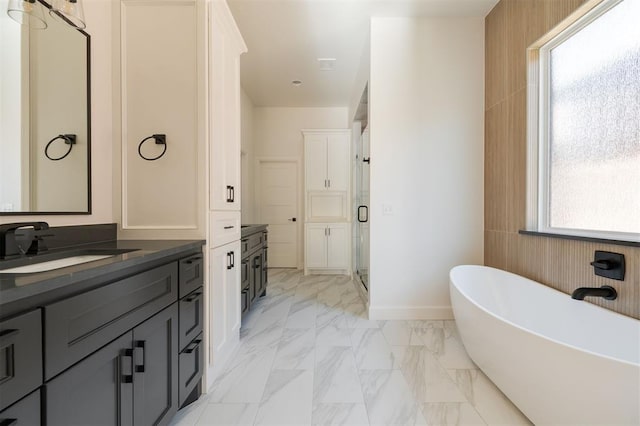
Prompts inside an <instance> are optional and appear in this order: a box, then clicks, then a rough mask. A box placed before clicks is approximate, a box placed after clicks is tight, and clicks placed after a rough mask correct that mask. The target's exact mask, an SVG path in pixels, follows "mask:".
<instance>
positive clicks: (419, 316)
mask: <svg viewBox="0 0 640 426" xmlns="http://www.w3.org/2000/svg"><path fill="white" fill-rule="evenodd" d="M369 319H370V320H451V319H454V316H453V308H452V307H451V306H406V307H400V306H381V307H373V306H369Z"/></svg>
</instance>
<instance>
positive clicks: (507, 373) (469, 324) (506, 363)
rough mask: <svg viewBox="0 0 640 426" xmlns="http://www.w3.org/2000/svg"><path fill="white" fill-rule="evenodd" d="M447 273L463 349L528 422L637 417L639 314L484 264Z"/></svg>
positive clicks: (639, 421) (615, 421)
mask: <svg viewBox="0 0 640 426" xmlns="http://www.w3.org/2000/svg"><path fill="white" fill-rule="evenodd" d="M449 278H450V292H451V303H452V305H453V312H454V315H455V318H456V323H457V325H458V329H459V330H460V335H461V337H462V341H463V343H464V346H465V348H466V349H467V352H468V353H469V355H470V356H471V358H472V359H473V361H474V362H475V363H476V364H477V365H478V366H479V367H480V369H482V371H484V373H485V374H486V375H487V376H489V378H490V379H491V380H492V381H493V382H494V383H495V384H496V385H497V386H498V387H499V388H500V390H502V392H504V394H505V395H507V397H508V398H509V399H510V400H511V401H513V403H514V404H515V405H516V406H517V407H518V408H520V410H521V411H522V412H523V413H524V414H525V415H526V416H527V417H528V418H529V419H530V420H531V421H532V422H533V423H534V424H536V425H538V426H540V425H607V426H613V425H640V321H638V320H635V319H633V318H630V317H626V316H623V315H619V314H616V313H614V312H612V311H608V310H606V309H602V308H600V307H598V306H595V305H592V304H590V303H588V302H584V301H578V300H573V299H571V297H570V296H568V295H566V294H564V293H561V292H559V291H556V290H553V289H551V288H549V287H546V286H544V285H542V284H539V283H537V282H535V281H531V280H528V279H526V278H523V277H521V276H519V275H515V274H511V273H509V272H505V271H501V270H499V269H494V268H489V267H486V266H472V265H463V266H456V267H455V268H453V269H452V270H451V272H450V274H449ZM579 284H580V283H576V287H579ZM625 285H627V283H625ZM619 291H620V293H623V292H624V286H622V287H621V289H620V290H619Z"/></svg>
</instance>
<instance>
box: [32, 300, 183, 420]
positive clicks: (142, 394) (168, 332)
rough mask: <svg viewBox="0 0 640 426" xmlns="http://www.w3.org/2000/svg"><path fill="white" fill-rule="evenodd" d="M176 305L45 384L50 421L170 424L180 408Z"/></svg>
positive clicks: (48, 418) (47, 411)
mask: <svg viewBox="0 0 640 426" xmlns="http://www.w3.org/2000/svg"><path fill="white" fill-rule="evenodd" d="M176 383H178V307H177V305H176V304H172V305H171V306H169V307H168V308H166V309H164V310H163V311H161V312H160V313H158V314H156V315H154V316H153V317H151V318H149V319H148V320H146V321H144V322H143V323H142V324H140V325H138V326H136V327H135V328H134V329H133V330H132V331H130V332H128V333H126V334H124V335H123V336H121V337H119V338H118V339H116V340H115V341H113V342H111V343H110V344H108V345H107V346H105V347H104V348H102V349H100V350H99V351H97V352H95V353H94V354H92V355H91V356H89V357H88V358H86V359H84V360H83V361H81V362H80V363H79V364H78V365H76V366H74V367H73V368H70V369H69V370H67V371H65V372H64V373H62V374H60V375H59V376H58V377H56V378H55V379H53V380H51V382H49V383H47V384H46V385H45V389H46V401H47V403H46V418H47V425H61V426H62V425H79V426H80V425H91V424H100V425H103V424H104V425H107V424H114V425H115V424H124V425H127V424H135V425H158V424H166V423H168V422H169V421H170V420H171V418H172V417H173V415H174V414H175V413H176V412H177V411H178V388H177V386H176Z"/></svg>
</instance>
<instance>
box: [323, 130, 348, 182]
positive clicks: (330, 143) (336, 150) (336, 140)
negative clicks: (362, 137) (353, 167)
mask: <svg viewBox="0 0 640 426" xmlns="http://www.w3.org/2000/svg"><path fill="white" fill-rule="evenodd" d="M350 149H351V148H350V146H349V135H348V134H347V133H338V134H330V135H328V136H327V180H328V189H329V190H331V191H347V190H348V189H349V158H350V155H349V153H350Z"/></svg>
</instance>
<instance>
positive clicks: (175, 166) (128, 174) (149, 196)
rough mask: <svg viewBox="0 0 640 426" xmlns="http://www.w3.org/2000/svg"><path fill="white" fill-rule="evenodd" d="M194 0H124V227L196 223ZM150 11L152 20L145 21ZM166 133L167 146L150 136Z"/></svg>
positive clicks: (197, 159)
mask: <svg viewBox="0 0 640 426" xmlns="http://www.w3.org/2000/svg"><path fill="white" fill-rule="evenodd" d="M197 8H198V5H197V3H196V2H190V1H173V2H169V1H164V0H151V1H122V2H121V16H122V23H121V28H122V30H121V46H122V61H121V63H122V70H121V75H122V133H123V142H122V143H123V147H122V156H123V170H122V175H123V194H122V197H123V200H122V203H123V205H122V211H123V217H122V221H123V223H122V226H123V228H125V229H195V228H197V227H198V209H199V204H198V197H199V195H200V194H201V191H202V190H201V189H200V188H199V180H198V178H199V176H198V173H199V171H201V170H202V166H201V163H202V161H201V160H200V158H201V156H202V154H203V153H202V152H200V151H199V149H200V147H199V145H200V144H199V143H198V129H199V124H198V117H199V108H198V100H199V92H198V89H199V87H198V86H199V81H200V80H201V78H200V77H199V74H200V69H199V68H200V66H199V64H198V62H199V60H198V52H197V46H198V44H199V41H198V31H199V29H198V25H196V22H197ZM150 16H152V17H153V19H149V17H150ZM154 134H164V135H166V145H157V144H156V143H155V141H154V140H153V139H150V140H147V141H146V142H145V143H144V145H143V146H142V147H141V148H140V152H141V153H142V154H143V155H144V156H146V157H148V158H154V157H156V156H158V155H160V154H161V153H162V151H163V149H164V148H166V153H165V154H164V155H163V156H162V158H160V159H158V160H157V161H146V160H144V159H143V158H141V157H140V156H139V155H138V146H139V144H140V143H141V141H142V140H143V139H145V138H147V137H149V136H152V135H154Z"/></svg>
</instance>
